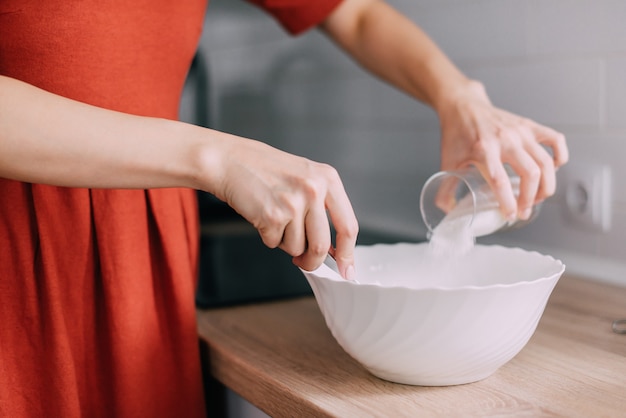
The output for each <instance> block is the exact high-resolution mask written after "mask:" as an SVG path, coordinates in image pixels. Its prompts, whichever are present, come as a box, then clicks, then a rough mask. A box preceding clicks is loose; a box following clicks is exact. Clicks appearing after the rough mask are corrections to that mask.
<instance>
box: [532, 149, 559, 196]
mask: <svg viewBox="0 0 626 418" xmlns="http://www.w3.org/2000/svg"><path fill="white" fill-rule="evenodd" d="M526 150H527V151H528V154H529V155H530V156H531V158H532V159H533V160H534V161H535V163H536V164H537V166H538V167H539V170H540V172H541V178H540V181H539V188H538V190H537V195H536V196H535V201H534V204H536V203H539V202H541V201H543V200H544V199H546V198H548V197H550V196H552V195H553V194H554V192H555V191H556V169H555V167H554V160H553V159H552V156H551V155H550V154H549V153H548V151H546V149H545V148H543V147H542V146H541V145H539V144H538V143H537V142H534V141H533V142H530V143H529V144H528V145H527V147H526Z"/></svg>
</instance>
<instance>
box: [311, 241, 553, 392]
mask: <svg viewBox="0 0 626 418" xmlns="http://www.w3.org/2000/svg"><path fill="white" fill-rule="evenodd" d="M427 251H428V244H407V243H402V244H391V245H387V244H378V245H373V246H357V248H356V252H355V258H356V272H357V279H358V281H359V283H358V284H357V283H355V282H349V281H345V280H343V279H341V278H337V275H336V273H334V272H333V271H332V270H331V269H329V268H328V267H327V266H326V265H322V266H321V267H319V268H318V269H317V270H315V271H312V272H306V271H303V273H304V275H305V276H306V278H307V280H308V281H309V284H310V285H311V288H312V289H313V292H314V294H315V298H316V300H317V303H318V305H319V307H320V310H321V311H322V314H323V315H324V318H325V320H326V324H327V326H328V328H329V329H330V331H331V332H332V334H333V336H334V337H335V339H336V340H337V342H338V343H339V344H340V345H341V347H343V349H344V350H345V351H346V352H347V353H348V354H349V355H350V356H352V357H353V358H354V359H356V360H357V361H358V362H359V363H361V364H362V365H363V366H364V367H365V368H366V369H368V370H369V371H370V372H371V373H372V374H374V375H375V376H378V377H380V378H382V379H385V380H390V381H392V382H397V383H404V384H411V385H423V386H444V385H456V384H463V383H470V382H475V381H478V380H481V379H484V378H486V377H488V376H490V375H491V374H493V373H494V372H495V371H496V370H497V369H498V368H499V367H500V366H502V365H504V364H505V363H506V362H508V361H509V360H511V359H512V358H513V357H514V356H515V355H516V354H517V353H519V351H520V350H521V349H522V348H523V347H524V346H525V345H526V343H527V342H528V340H529V339H530V337H531V336H532V334H533V333H534V331H535V329H536V327H537V323H538V322H539V319H540V318H541V315H542V314H543V311H544V308H545V306H546V303H547V301H548V298H549V297H550V294H551V292H552V289H553V288H554V286H555V285H556V283H557V281H558V279H559V277H560V276H561V274H562V273H563V271H564V269H565V266H564V265H563V263H562V262H561V261H559V260H555V259H554V258H552V257H550V256H545V255H541V254H539V253H537V252H530V251H525V250H522V249H519V248H506V247H501V246H483V245H476V246H475V247H474V249H473V250H472V251H471V253H469V254H468V255H466V256H463V257H460V258H447V259H445V260H438V261H433V258H432V257H427V256H426V254H427Z"/></svg>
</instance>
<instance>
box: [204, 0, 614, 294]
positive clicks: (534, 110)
mask: <svg viewBox="0 0 626 418" xmlns="http://www.w3.org/2000/svg"><path fill="white" fill-rule="evenodd" d="M390 3H392V4H393V5H395V6H396V7H398V8H399V9H400V10H402V11H403V12H404V13H405V14H407V15H408V16H409V17H410V18H411V19H413V20H414V21H416V22H417V23H419V24H420V25H421V26H422V27H423V28H424V29H425V30H426V31H427V32H428V33H429V34H430V35H431V36H432V37H433V38H434V39H435V41H436V42H437V43H438V44H439V45H440V46H441V47H442V49H443V50H444V51H445V52H446V53H447V54H448V55H449V56H450V57H451V58H452V59H453V61H455V62H456V63H457V65H459V66H460V67H461V69H462V70H463V71H465V72H466V73H467V74H468V75H469V76H471V77H474V78H477V79H480V80H481V81H483V83H484V84H485V85H486V86H487V90H488V92H489V94H490V96H491V98H492V100H493V102H494V103H495V104H496V105H499V106H501V107H504V108H506V109H508V110H511V111H514V112H517V113H520V114H522V115H524V116H528V117H531V118H533V119H535V120H537V121H538V122H541V123H544V124H547V125H549V126H552V127H554V128H555V129H557V130H560V131H561V132H563V133H565V135H566V136H567V138H568V141H569V146H570V151H571V160H572V165H571V167H575V166H576V164H577V163H586V162H592V163H597V164H605V165H607V166H609V167H610V168H611V171H612V177H613V190H612V191H613V193H612V199H611V202H610V205H611V209H612V225H611V229H610V230H609V231H608V232H596V231H588V230H584V229H581V228H578V227H576V226H575V225H571V224H568V222H567V221H566V218H565V217H564V210H563V208H564V197H563V196H564V193H563V184H562V183H560V184H559V190H558V192H557V196H555V197H553V198H552V199H550V200H549V201H548V202H547V203H546V204H545V205H544V206H543V208H542V211H541V214H540V216H539V218H538V219H537V220H536V221H535V222H534V223H533V224H531V225H529V226H527V227H525V228H523V229H521V230H518V231H515V232H512V233H507V234H500V235H496V236H493V237H490V238H489V239H487V240H486V241H489V242H499V243H504V244H507V245H518V246H522V247H524V248H527V249H534V250H540V251H543V252H547V253H549V254H552V255H555V256H558V257H561V258H562V259H563V260H564V261H565V263H566V264H567V266H568V270H569V271H570V272H574V273H581V274H585V275H591V276H593V277H595V278H598V279H603V280H610V281H614V282H619V283H623V284H626V274H625V273H626V262H623V261H622V260H623V259H624V258H625V256H626V240H625V239H624V238H623V237H624V236H625V234H626V222H625V220H624V219H625V216H624V215H625V214H626V205H625V203H626V185H625V184H623V183H622V182H621V181H620V180H621V179H622V178H623V177H624V174H625V172H626V164H624V162H623V160H624V156H626V145H625V140H626V118H625V117H624V114H625V113H626V78H625V75H626V25H625V24H624V22H625V21H626V19H625V18H626V2H624V1H621V0H594V1H591V0H587V1H583V0H549V1H548V0H476V1H463V0H392V1H390ZM202 51H203V53H204V55H205V57H206V58H207V63H208V68H209V72H210V76H211V78H210V86H209V87H210V88H209V95H210V103H211V112H210V115H209V117H210V123H211V126H212V127H214V128H216V129H220V130H224V131H228V132H232V133H236V134H239V135H244V136H248V137H251V138H255V139H260V140H264V141H266V142H268V143H270V144H272V145H274V146H277V147H279V148H282V149H285V150H287V151H291V152H294V153H297V154H300V155H305V156H308V157H310V158H313V159H316V160H321V161H325V162H328V163H331V164H333V165H334V166H335V167H336V168H337V169H338V170H339V172H340V174H341V175H342V178H343V180H344V183H345V186H346V189H347V190H348V193H349V194H350V196H351V199H352V202H353V205H354V207H355V210H356V212H357V215H358V217H359V219H360V223H361V226H362V228H378V229H383V230H385V231H390V232H396V233H402V234H408V235H410V236H415V237H421V236H423V235H424V226H423V224H422V221H421V217H420V214H419V206H418V196H419V192H420V188H421V185H422V184H423V182H424V180H425V179H426V178H427V177H428V176H429V175H430V174H431V173H433V172H435V171H436V170H437V169H438V162H439V154H438V153H439V147H438V141H439V131H438V122H437V118H436V115H435V114H434V113H433V112H432V111H431V110H430V109H429V108H427V107H425V106H423V105H422V104H420V103H417V102H415V101H414V100H412V99H410V98H408V97H407V96H405V95H404V94H402V93H400V92H398V91H395V90H394V89H393V88H391V87H388V86H386V85H385V84H383V83H381V82H380V81H378V80H376V79H374V78H373V77H371V76H370V75H368V74H367V73H365V72H363V71H362V70H361V69H359V68H358V67H357V66H356V65H354V64H353V63H352V62H351V61H350V60H349V59H348V58H346V57H345V56H343V55H342V54H341V53H340V52H339V51H338V50H337V49H335V48H334V46H332V45H331V44H330V43H329V42H328V40H327V39H326V38H325V37H324V36H323V35H321V34H320V33H318V32H316V31H311V32H309V33H307V34H305V35H304V36H300V37H297V38H291V37H289V36H288V35H286V34H285V32H284V31H283V30H282V29H281V28H280V27H278V26H277V25H276V24H275V23H274V22H273V21H272V20H271V18H268V17H267V16H266V15H265V14H263V13H262V12H260V11H259V10H257V9H256V8H254V7H252V6H250V5H248V4H247V3H245V2H243V1H232V0H212V1H211V4H210V6H209V13H208V17H207V22H206V27H205V30H204V34H203V40H202ZM559 176H560V177H562V176H563V173H562V172H560V173H559Z"/></svg>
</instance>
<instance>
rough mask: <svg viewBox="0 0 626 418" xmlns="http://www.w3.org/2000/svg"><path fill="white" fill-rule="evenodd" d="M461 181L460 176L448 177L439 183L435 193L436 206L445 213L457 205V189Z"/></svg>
mask: <svg viewBox="0 0 626 418" xmlns="http://www.w3.org/2000/svg"><path fill="white" fill-rule="evenodd" d="M459 181H460V180H459V179H458V177H446V178H444V179H443V180H442V181H441V183H439V187H438V189H437V194H436V195H435V206H437V207H438V208H439V209H441V210H442V211H443V212H444V213H448V212H450V211H451V210H452V209H453V208H454V206H456V189H457V186H458V185H459Z"/></svg>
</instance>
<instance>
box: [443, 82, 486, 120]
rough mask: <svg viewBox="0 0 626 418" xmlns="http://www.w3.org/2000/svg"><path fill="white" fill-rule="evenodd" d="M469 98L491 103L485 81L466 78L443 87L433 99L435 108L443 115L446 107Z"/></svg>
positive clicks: (448, 107)
mask: <svg viewBox="0 0 626 418" xmlns="http://www.w3.org/2000/svg"><path fill="white" fill-rule="evenodd" d="M467 100H470V101H481V102H484V103H489V104H490V100H489V96H487V91H486V89H485V86H484V85H483V83H481V82H480V81H478V80H472V79H467V78H465V79H463V80H460V81H458V82H456V83H453V84H450V85H447V86H446V88H445V89H442V90H441V91H440V92H439V94H437V95H436V96H435V97H434V99H433V108H434V109H435V111H436V112H437V113H438V114H439V115H442V114H443V113H445V112H446V109H450V108H451V107H456V106H457V105H458V104H459V102H461V101H467Z"/></svg>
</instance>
